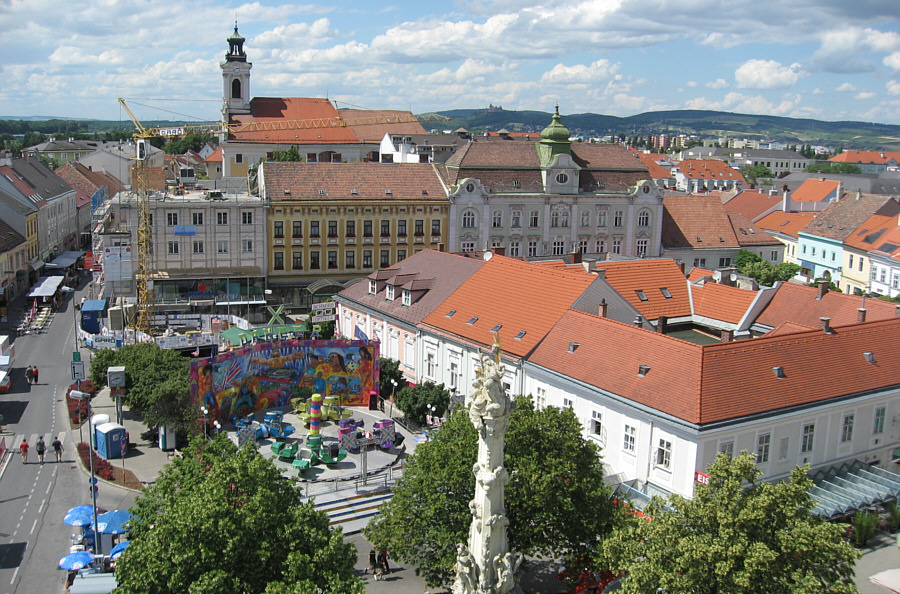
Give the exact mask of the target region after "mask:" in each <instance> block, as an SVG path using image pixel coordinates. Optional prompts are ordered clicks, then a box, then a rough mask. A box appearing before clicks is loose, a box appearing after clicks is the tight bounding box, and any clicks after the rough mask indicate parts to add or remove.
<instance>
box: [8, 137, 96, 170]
mask: <svg viewBox="0 0 900 594" xmlns="http://www.w3.org/2000/svg"><path fill="white" fill-rule="evenodd" d="M102 144H103V143H102V142H99V141H96V140H75V139H74V138H69V139H67V140H57V139H56V138H52V137H51V138H50V139H49V140H48V141H46V142H41V143H39V144H36V145H34V146H29V147H27V148H26V149H25V151H24V152H25V154H26V155H27V156H28V157H29V158H34V159H40V158H42V157H43V158H45V159H48V160H49V161H50V163H51V164H52V165H53V168H54V169H55V168H56V167H58V166H60V165H64V164H66V163H72V162H74V161H77V160H78V159H80V158H81V157H83V156H84V155H88V154H90V153H93V152H94V151H96V150H97V149H98V148H99V147H100V145H102Z"/></svg>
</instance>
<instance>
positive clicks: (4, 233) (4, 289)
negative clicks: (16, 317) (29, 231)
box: [0, 218, 28, 317]
mask: <svg viewBox="0 0 900 594" xmlns="http://www.w3.org/2000/svg"><path fill="white" fill-rule="evenodd" d="M27 248H28V244H27V243H26V241H25V238H24V237H23V236H22V234H21V233H19V232H17V231H16V230H15V229H13V228H12V227H10V226H9V225H8V224H6V222H5V221H4V220H3V219H2V218H0V315H2V316H3V317H6V315H7V313H8V312H7V306H8V305H9V303H10V302H11V301H12V300H13V299H15V298H16V297H18V296H19V293H20V290H21V287H20V285H19V283H17V282H16V281H17V278H16V277H17V273H18V272H19V271H24V270H25V267H26V266H28V249H27Z"/></svg>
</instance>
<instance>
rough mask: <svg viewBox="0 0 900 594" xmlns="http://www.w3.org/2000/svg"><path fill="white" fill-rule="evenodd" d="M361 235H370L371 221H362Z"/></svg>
mask: <svg viewBox="0 0 900 594" xmlns="http://www.w3.org/2000/svg"><path fill="white" fill-rule="evenodd" d="M363 237H372V221H363Z"/></svg>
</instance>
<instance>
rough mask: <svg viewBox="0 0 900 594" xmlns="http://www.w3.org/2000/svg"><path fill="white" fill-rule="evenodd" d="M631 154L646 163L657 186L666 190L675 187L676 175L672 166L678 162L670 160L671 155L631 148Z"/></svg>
mask: <svg viewBox="0 0 900 594" xmlns="http://www.w3.org/2000/svg"><path fill="white" fill-rule="evenodd" d="M628 150H629V151H631V154H633V155H634V156H635V157H637V158H638V160H640V162H641V163H643V164H644V165H646V167H647V171H648V173H649V174H650V179H652V180H653V181H654V182H655V183H656V185H657V186H659V187H660V188H663V189H665V190H673V189H675V177H674V176H673V175H672V171H671V170H672V168H673V167H675V165H676V163H674V162H672V161H670V160H669V157H668V156H667V155H665V154H660V153H645V152H643V151H639V150H636V149H634V148H629V149H628Z"/></svg>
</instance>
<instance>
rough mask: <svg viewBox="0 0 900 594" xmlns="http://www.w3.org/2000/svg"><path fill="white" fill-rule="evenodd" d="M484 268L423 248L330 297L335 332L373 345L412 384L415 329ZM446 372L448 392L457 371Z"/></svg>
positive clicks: (479, 261) (473, 260)
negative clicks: (376, 343)
mask: <svg viewBox="0 0 900 594" xmlns="http://www.w3.org/2000/svg"><path fill="white" fill-rule="evenodd" d="M484 263H485V261H484V260H483V259H482V258H475V257H466V256H464V255H461V254H448V253H446V252H438V251H435V250H430V249H427V250H422V251H421V252H418V253H416V254H413V255H411V256H409V257H408V258H406V259H405V260H403V261H401V262H397V263H396V264H394V265H393V266H390V267H388V268H382V269H381V270H377V271H375V272H373V273H372V274H370V275H369V276H368V277H366V278H365V279H363V280H361V281H360V282H358V283H354V284H353V285H350V286H349V287H347V288H346V289H344V290H343V291H341V292H340V293H338V294H337V295H335V302H337V304H338V306H337V332H338V333H339V334H340V335H341V336H345V337H347V338H353V339H356V338H364V339H365V338H368V339H375V340H378V341H379V342H380V343H381V356H382V357H388V358H391V359H394V360H396V361H397V362H398V363H399V364H400V370H401V371H402V372H403V375H404V377H405V378H406V380H407V381H408V382H410V383H413V384H415V383H416V382H418V381H419V377H421V376H422V373H421V370H420V369H419V368H418V367H417V356H416V353H418V352H419V346H420V345H419V340H420V332H419V329H418V327H417V325H418V324H419V322H421V321H422V320H423V319H424V318H425V317H426V316H428V315H429V314H431V313H432V312H433V311H434V310H435V309H436V308H438V307H440V306H441V304H442V303H443V302H444V300H445V299H447V297H449V296H450V294H451V293H453V291H455V290H456V289H458V288H459V286H460V285H462V284H463V283H464V282H466V280H468V279H469V277H471V276H472V275H473V274H474V273H475V272H476V271H477V270H479V269H480V268H481V267H482V266H483V265H484ZM448 371H449V381H450V382H451V384H450V385H449V387H451V388H458V387H459V386H458V384H457V383H455V382H457V381H458V379H459V374H460V370H459V369H458V368H456V369H450V370H448Z"/></svg>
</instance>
